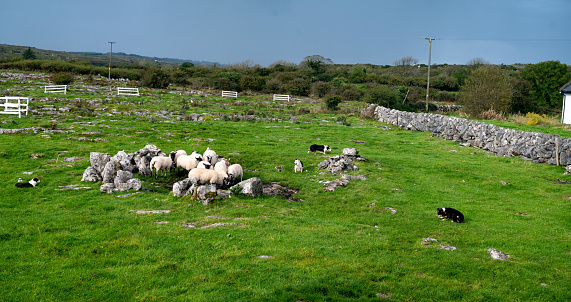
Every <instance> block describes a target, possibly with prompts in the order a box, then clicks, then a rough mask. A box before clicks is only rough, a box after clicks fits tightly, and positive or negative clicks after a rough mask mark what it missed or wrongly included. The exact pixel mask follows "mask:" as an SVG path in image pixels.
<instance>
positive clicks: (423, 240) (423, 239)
mask: <svg viewBox="0 0 571 302" xmlns="http://www.w3.org/2000/svg"><path fill="white" fill-rule="evenodd" d="M429 241H438V239H434V238H430V237H428V238H422V242H429Z"/></svg>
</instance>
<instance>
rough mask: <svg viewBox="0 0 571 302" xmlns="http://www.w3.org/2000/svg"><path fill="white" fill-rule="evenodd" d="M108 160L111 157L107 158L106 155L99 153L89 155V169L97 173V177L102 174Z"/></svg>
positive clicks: (107, 155)
mask: <svg viewBox="0 0 571 302" xmlns="http://www.w3.org/2000/svg"><path fill="white" fill-rule="evenodd" d="M110 159H111V156H109V154H108V153H100V152H91V153H89V162H90V164H91V167H92V168H93V169H95V171H97V173H98V174H99V175H101V173H103V169H104V168H105V165H106V164H107V162H109V160H110Z"/></svg>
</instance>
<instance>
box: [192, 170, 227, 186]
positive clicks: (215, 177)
mask: <svg viewBox="0 0 571 302" xmlns="http://www.w3.org/2000/svg"><path fill="white" fill-rule="evenodd" d="M191 177H196V178H197V179H198V183H199V184H203V185H205V184H206V185H208V184H216V185H218V186H222V185H223V183H224V178H223V177H222V176H221V175H219V174H218V173H216V171H214V170H210V169H199V168H196V169H192V170H190V172H188V178H191Z"/></svg>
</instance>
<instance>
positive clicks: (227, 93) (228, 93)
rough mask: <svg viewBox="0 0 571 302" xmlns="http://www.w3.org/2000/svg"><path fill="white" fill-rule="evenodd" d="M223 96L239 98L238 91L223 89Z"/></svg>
mask: <svg viewBox="0 0 571 302" xmlns="http://www.w3.org/2000/svg"><path fill="white" fill-rule="evenodd" d="M222 96H223V97H229V98H237V97H238V92H236V91H222Z"/></svg>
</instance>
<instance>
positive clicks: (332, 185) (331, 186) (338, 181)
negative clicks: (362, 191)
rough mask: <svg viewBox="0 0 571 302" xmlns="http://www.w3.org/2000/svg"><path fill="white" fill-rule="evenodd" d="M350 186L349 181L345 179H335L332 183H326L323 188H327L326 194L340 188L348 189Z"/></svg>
mask: <svg viewBox="0 0 571 302" xmlns="http://www.w3.org/2000/svg"><path fill="white" fill-rule="evenodd" d="M348 184H349V181H348V180H346V179H343V178H340V179H335V180H332V181H326V182H325V183H324V184H323V186H324V187H325V189H324V190H325V191H326V192H331V191H335V189H336V188H337V187H339V186H341V187H346V186H347V185H348Z"/></svg>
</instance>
